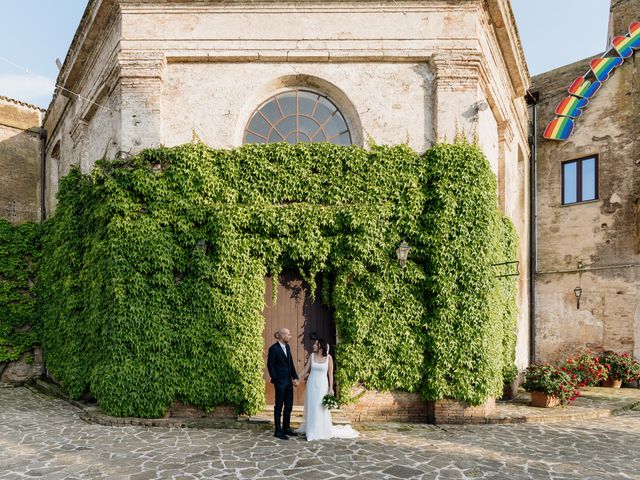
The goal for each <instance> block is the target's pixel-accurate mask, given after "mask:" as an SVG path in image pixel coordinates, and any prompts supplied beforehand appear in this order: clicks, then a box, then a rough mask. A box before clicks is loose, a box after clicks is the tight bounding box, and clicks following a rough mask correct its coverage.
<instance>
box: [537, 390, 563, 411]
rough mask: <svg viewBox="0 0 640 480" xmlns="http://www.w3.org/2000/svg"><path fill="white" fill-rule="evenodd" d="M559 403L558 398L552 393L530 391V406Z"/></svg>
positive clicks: (544, 406) (553, 405) (555, 404)
mask: <svg viewBox="0 0 640 480" xmlns="http://www.w3.org/2000/svg"><path fill="white" fill-rule="evenodd" d="M557 405H560V399H559V398H558V397H554V396H553V395H547V394H546V393H543V392H531V406H532V407H543V408H549V407H555V406H557Z"/></svg>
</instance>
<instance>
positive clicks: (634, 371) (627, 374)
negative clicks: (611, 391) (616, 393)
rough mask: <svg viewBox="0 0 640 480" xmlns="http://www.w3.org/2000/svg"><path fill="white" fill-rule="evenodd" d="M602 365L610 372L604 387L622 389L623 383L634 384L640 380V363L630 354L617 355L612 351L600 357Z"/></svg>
mask: <svg viewBox="0 0 640 480" xmlns="http://www.w3.org/2000/svg"><path fill="white" fill-rule="evenodd" d="M600 363H601V364H603V365H604V366H605V368H606V369H607V370H608V372H609V378H608V379H607V380H605V382H604V383H603V386H604V387H613V388H620V386H621V385H622V382H632V381H634V380H637V379H639V378H640V363H638V362H637V361H636V360H635V359H634V358H633V357H632V356H631V355H629V354H628V353H616V352H613V351H611V350H609V351H607V352H604V353H603V354H602V355H600Z"/></svg>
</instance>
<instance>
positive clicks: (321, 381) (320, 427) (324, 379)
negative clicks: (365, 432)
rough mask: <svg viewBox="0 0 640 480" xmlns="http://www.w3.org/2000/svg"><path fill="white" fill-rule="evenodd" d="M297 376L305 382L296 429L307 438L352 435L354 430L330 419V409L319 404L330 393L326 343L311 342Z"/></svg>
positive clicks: (328, 360)
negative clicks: (309, 349) (299, 417)
mask: <svg viewBox="0 0 640 480" xmlns="http://www.w3.org/2000/svg"><path fill="white" fill-rule="evenodd" d="M300 378H301V379H302V380H303V381H304V380H306V381H307V392H306V396H305V401H304V418H303V420H302V425H301V426H300V428H298V429H297V430H296V432H300V433H305V434H306V437H307V440H322V439H327V438H356V437H357V436H358V432H356V431H355V430H354V429H353V428H351V426H349V425H344V426H343V425H336V426H334V425H333V424H332V422H331V411H330V410H329V409H328V408H326V407H324V406H323V405H322V399H323V398H324V396H325V395H327V394H328V395H333V359H332V358H331V355H329V345H328V344H327V342H325V341H324V340H322V339H320V338H319V339H318V340H316V341H315V343H314V344H313V353H312V354H311V355H310V357H309V361H308V362H307V364H306V365H305V366H304V370H303V371H302V373H301V374H300Z"/></svg>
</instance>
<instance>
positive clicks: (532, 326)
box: [526, 91, 540, 364]
mask: <svg viewBox="0 0 640 480" xmlns="http://www.w3.org/2000/svg"><path fill="white" fill-rule="evenodd" d="M526 100H527V104H528V105H529V106H530V107H531V110H532V112H531V132H530V135H529V147H530V149H531V159H530V161H529V363H530V364H533V363H535V361H536V271H537V270H538V255H537V243H536V237H537V215H538V209H537V205H536V204H537V196H536V195H537V188H538V187H537V169H536V167H537V162H538V102H539V100H540V94H539V93H538V92H531V91H527V94H526Z"/></svg>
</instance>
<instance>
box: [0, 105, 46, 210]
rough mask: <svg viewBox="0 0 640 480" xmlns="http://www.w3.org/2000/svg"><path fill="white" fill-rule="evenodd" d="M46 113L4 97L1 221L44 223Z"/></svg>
mask: <svg viewBox="0 0 640 480" xmlns="http://www.w3.org/2000/svg"><path fill="white" fill-rule="evenodd" d="M42 114H43V111H42V110H41V109H40V108H39V107H36V106H34V105H30V104H28V103H24V102H20V101H18V100H14V99H12V98H8V97H4V96H1V95H0V187H1V188H0V218H4V219H6V220H9V221H10V222H12V223H23V222H39V221H40V198H41V182H40V178H41V177H40V164H41V161H40V151H41V148H40V147H41V145H40V143H41V140H40V125H41V121H42Z"/></svg>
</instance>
